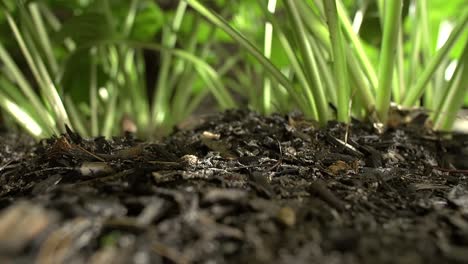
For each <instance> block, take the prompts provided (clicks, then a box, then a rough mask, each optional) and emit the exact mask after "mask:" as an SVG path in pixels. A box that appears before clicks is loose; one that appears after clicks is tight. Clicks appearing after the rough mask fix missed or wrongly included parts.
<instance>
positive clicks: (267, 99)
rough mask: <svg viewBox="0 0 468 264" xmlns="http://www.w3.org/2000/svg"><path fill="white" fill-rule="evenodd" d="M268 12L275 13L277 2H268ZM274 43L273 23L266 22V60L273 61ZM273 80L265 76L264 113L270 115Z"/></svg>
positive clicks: (269, 0)
mask: <svg viewBox="0 0 468 264" xmlns="http://www.w3.org/2000/svg"><path fill="white" fill-rule="evenodd" d="M267 9H268V10H267V11H268V12H270V13H271V14H274V13H275V9H276V0H268V7H267ZM272 43H273V25H272V24H271V22H269V21H267V22H265V32H264V39H263V55H265V57H266V58H268V59H271V52H272V51H271V46H272ZM271 86H272V83H271V79H270V78H269V76H268V75H265V76H264V78H263V96H262V98H263V109H262V110H263V111H264V113H265V114H270V113H271V111H272V105H271V102H272V98H271V97H272V95H271V93H272V91H271V88H272V87H271Z"/></svg>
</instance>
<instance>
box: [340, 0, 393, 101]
mask: <svg viewBox="0 0 468 264" xmlns="http://www.w3.org/2000/svg"><path fill="white" fill-rule="evenodd" d="M389 2H391V1H389ZM337 10H338V16H339V18H340V21H341V23H342V25H343V32H344V34H345V36H346V37H347V38H348V39H349V40H350V41H351V44H352V47H354V49H355V51H356V58H357V59H358V62H359V65H360V66H361V68H362V69H363V72H364V74H365V76H366V77H367V79H368V80H369V82H370V87H371V89H372V91H376V89H377V87H378V80H379V79H378V78H377V74H376V72H375V70H374V67H373V65H372V63H371V62H370V59H369V57H368V56H367V54H366V52H365V51H364V47H363V46H362V43H361V40H360V39H359V36H358V35H357V33H356V32H354V30H353V26H352V24H351V22H350V21H349V18H348V14H347V12H346V9H345V8H344V5H343V3H342V2H341V0H339V1H337ZM358 88H359V87H358ZM366 93H368V92H366Z"/></svg>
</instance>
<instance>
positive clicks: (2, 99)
mask: <svg viewBox="0 0 468 264" xmlns="http://www.w3.org/2000/svg"><path fill="white" fill-rule="evenodd" d="M0 106H1V107H2V108H3V109H5V110H6V111H7V112H8V113H9V114H10V115H11V116H13V117H14V118H15V120H16V122H18V123H19V124H20V125H21V126H22V127H23V128H24V129H25V130H26V131H28V132H29V133H30V134H31V135H33V136H34V137H36V138H43V137H47V136H51V134H48V133H47V132H45V131H44V130H43V129H42V127H41V126H40V125H39V124H38V123H36V120H35V119H34V117H32V116H31V115H29V114H28V113H27V112H25V111H24V108H23V107H21V106H19V105H17V104H16V103H15V102H13V101H12V100H10V99H9V98H8V97H7V96H6V94H4V93H3V92H2V91H1V90H0Z"/></svg>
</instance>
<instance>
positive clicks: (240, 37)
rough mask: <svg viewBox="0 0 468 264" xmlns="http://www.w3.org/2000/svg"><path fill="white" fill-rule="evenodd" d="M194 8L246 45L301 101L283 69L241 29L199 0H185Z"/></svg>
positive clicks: (295, 98)
mask: <svg viewBox="0 0 468 264" xmlns="http://www.w3.org/2000/svg"><path fill="white" fill-rule="evenodd" d="M185 2H187V3H188V4H189V5H190V6H191V7H192V8H193V9H195V10H196V11H197V12H199V13H200V14H201V15H203V16H204V17H205V18H206V19H207V20H208V21H210V22H211V23H212V24H214V25H215V26H216V27H218V28H220V29H222V30H223V31H224V32H225V33H226V34H228V35H229V36H230V37H231V38H233V39H234V40H235V41H236V42H237V43H238V44H239V45H241V46H242V47H244V48H245V49H246V50H247V51H248V52H249V53H250V54H251V55H252V56H253V57H254V58H255V59H256V60H257V61H258V62H259V63H260V64H261V65H262V66H263V67H264V68H265V70H266V71H267V72H269V73H270V74H271V75H272V77H273V78H275V79H276V80H277V81H278V82H279V83H281V85H283V86H284V87H285V88H286V89H287V90H288V92H290V94H291V95H292V96H293V98H294V100H295V101H296V102H299V101H300V99H299V96H298V95H297V94H295V93H294V88H293V85H292V83H291V82H290V81H289V80H288V79H287V78H286V77H285V76H284V75H283V74H282V73H281V71H280V70H279V69H278V68H277V67H276V66H275V65H273V64H272V63H271V61H270V60H268V59H267V58H265V56H263V54H262V52H261V51H259V50H258V49H257V48H256V47H255V45H253V44H252V42H250V41H249V40H247V39H246V38H245V37H244V36H243V35H242V34H241V33H240V32H239V31H237V30H236V29H234V28H233V27H231V26H230V25H229V23H228V22H226V20H224V19H223V18H222V17H221V16H219V15H218V14H216V13H215V12H213V11H211V10H209V9H207V8H206V7H204V6H203V5H202V4H201V3H200V2H199V1H198V0H185Z"/></svg>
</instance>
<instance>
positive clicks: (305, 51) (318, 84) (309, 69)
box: [284, 0, 329, 125]
mask: <svg viewBox="0 0 468 264" xmlns="http://www.w3.org/2000/svg"><path fill="white" fill-rule="evenodd" d="M284 4H285V8H286V11H287V12H288V13H289V15H290V17H291V23H292V25H293V27H294V28H295V29H296V30H293V32H292V33H293V34H295V36H296V40H297V41H298V45H299V50H300V51H301V55H302V58H303V60H304V67H305V69H306V76H305V77H306V78H307V79H308V81H309V82H310V83H312V84H313V88H312V94H313V95H314V97H313V99H314V100H313V101H314V104H315V106H316V107H317V115H318V120H317V121H318V122H319V123H320V124H321V125H325V124H326V122H327V121H328V118H329V113H328V102H327V99H326V97H325V92H324V88H323V83H322V80H321V78H320V74H319V72H318V69H317V62H316V60H315V56H314V54H313V52H312V48H311V46H310V43H309V41H308V38H307V35H306V30H305V26H304V22H303V21H302V19H301V15H300V13H299V12H300V11H299V10H298V8H297V5H296V2H295V0H286V1H285V2H284Z"/></svg>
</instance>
